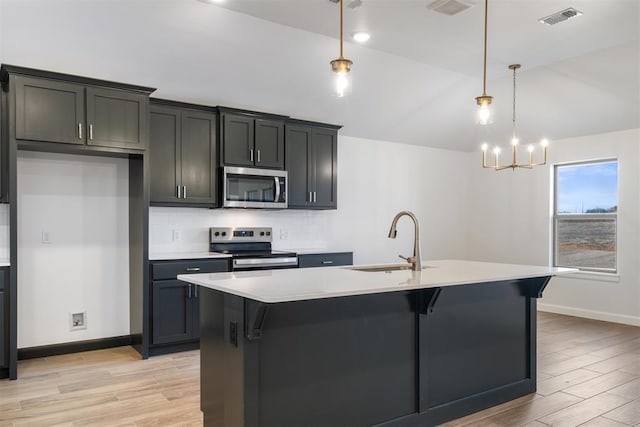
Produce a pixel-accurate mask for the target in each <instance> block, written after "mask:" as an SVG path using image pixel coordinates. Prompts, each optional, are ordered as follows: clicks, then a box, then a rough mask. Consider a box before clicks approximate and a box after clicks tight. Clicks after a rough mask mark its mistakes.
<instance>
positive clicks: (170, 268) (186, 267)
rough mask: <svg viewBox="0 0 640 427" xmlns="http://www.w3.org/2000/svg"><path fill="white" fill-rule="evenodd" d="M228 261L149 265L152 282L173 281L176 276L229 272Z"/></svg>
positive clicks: (207, 260)
mask: <svg viewBox="0 0 640 427" xmlns="http://www.w3.org/2000/svg"><path fill="white" fill-rule="evenodd" d="M229 270H230V269H229V259H228V258H224V259H201V260H200V259H195V260H190V261H163V262H152V263H151V278H152V280H164V279H175V278H176V276H177V275H178V274H190V273H220V272H225V271H229Z"/></svg>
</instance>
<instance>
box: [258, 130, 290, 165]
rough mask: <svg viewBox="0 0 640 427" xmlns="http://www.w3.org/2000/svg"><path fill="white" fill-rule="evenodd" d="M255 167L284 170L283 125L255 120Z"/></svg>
mask: <svg viewBox="0 0 640 427" xmlns="http://www.w3.org/2000/svg"><path fill="white" fill-rule="evenodd" d="M255 129H256V130H255V134H256V142H255V151H256V152H255V165H256V166H257V167H261V168H270V169H284V123H283V122H281V121H277V120H264V119H256V128H255Z"/></svg>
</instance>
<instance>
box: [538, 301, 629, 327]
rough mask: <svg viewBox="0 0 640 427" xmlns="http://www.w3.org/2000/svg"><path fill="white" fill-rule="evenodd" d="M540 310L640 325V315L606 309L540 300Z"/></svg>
mask: <svg viewBox="0 0 640 427" xmlns="http://www.w3.org/2000/svg"><path fill="white" fill-rule="evenodd" d="M538 310H539V311H547V312H549V313H556V314H566V315H567V316H575V317H584V318H587V319H594V320H603V321H605V322H613V323H622V324H624V325H632V326H640V317H634V316H627V315H624V314H615V313H607V312H605V311H595V310H585V309H582V308H575V307H567V306H564V305H556V304H543V303H540V302H538Z"/></svg>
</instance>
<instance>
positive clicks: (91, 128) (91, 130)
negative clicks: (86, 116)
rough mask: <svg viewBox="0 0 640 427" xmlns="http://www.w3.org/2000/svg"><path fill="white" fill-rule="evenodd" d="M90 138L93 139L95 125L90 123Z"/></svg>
mask: <svg viewBox="0 0 640 427" xmlns="http://www.w3.org/2000/svg"><path fill="white" fill-rule="evenodd" d="M89 140H90V141H93V125H89Z"/></svg>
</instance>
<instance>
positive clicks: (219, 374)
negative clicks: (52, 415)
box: [178, 260, 574, 427]
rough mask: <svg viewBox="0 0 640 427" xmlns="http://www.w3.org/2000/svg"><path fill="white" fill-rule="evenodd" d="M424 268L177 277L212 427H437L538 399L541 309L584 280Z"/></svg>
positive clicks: (526, 269) (539, 272)
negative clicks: (192, 291)
mask: <svg viewBox="0 0 640 427" xmlns="http://www.w3.org/2000/svg"><path fill="white" fill-rule="evenodd" d="M424 265H425V266H426V267H425V268H423V269H422V270H421V271H419V272H416V271H411V270H407V269H396V268H403V267H396V266H364V267H363V266H360V267H334V268H309V269H300V270H296V269H291V270H270V271H264V270H263V271H250V272H240V273H238V272H233V273H215V274H190V275H180V276H178V279H180V280H184V281H187V282H189V283H192V284H196V285H200V286H201V293H200V295H201V296H200V302H201V306H200V340H201V341H200V348H201V350H200V351H201V408H202V411H203V412H204V420H205V426H251V427H253V426H256V427H257V426H263V427H266V426H274V427H276V426H277V427H286V426H294V427H302V426H331V427H339V426H345V427H346V426H349V427H352V426H353V427H355V426H430V425H437V424H439V423H442V422H444V421H447V420H451V419H455V418H458V417H461V416H464V415H466V414H469V413H472V412H475V411H479V410H482V409H485V408H488V407H490V406H494V405H497V404H499V403H502V402H505V401H508V400H511V399H515V398H517V397H519V396H522V395H525V394H528V393H533V392H535V389H536V299H537V298H540V297H541V296H542V292H543V290H544V288H545V286H546V285H547V283H548V282H549V280H550V278H551V277H552V276H554V275H557V274H564V273H570V272H572V271H574V270H571V269H559V268H549V267H538V266H524V265H511V264H495V263H482V262H472V261H458V260H443V261H428V262H425V263H424Z"/></svg>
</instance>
